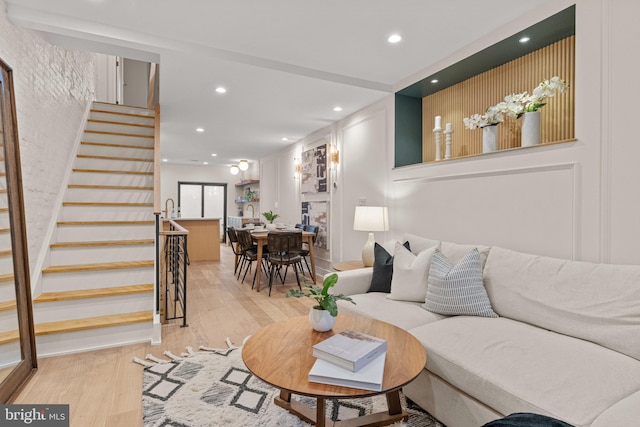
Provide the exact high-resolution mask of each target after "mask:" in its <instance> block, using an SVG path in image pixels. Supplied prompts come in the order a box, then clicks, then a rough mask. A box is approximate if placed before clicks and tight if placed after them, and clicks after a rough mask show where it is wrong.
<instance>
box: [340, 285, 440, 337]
mask: <svg viewBox="0 0 640 427" xmlns="http://www.w3.org/2000/svg"><path fill="white" fill-rule="evenodd" d="M351 298H353V301H355V303H356V305H353V304H351V303H349V302H347V301H338V315H340V314H353V315H358V316H364V317H369V318H372V319H377V320H382V321H383V322H387V323H391V324H392V325H395V326H397V327H399V328H402V329H411V328H415V327H416V326H420V325H424V324H425V323H429V322H435V321H436V320H440V319H444V318H445V316H442V315H440V314H436V313H431V312H428V311H426V310H423V309H422V307H420V303H417V302H407V301H394V300H390V299H387V298H386V294H383V293H380V292H370V293H368V294H360V295H352V296H351Z"/></svg>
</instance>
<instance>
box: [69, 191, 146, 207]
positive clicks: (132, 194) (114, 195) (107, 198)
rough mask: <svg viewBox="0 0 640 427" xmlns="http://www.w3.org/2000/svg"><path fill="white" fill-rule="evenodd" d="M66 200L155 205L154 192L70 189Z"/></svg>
mask: <svg viewBox="0 0 640 427" xmlns="http://www.w3.org/2000/svg"><path fill="white" fill-rule="evenodd" d="M64 200H65V202H121V203H153V190H111V189H104V188H69V189H67V194H66V195H65V198H64Z"/></svg>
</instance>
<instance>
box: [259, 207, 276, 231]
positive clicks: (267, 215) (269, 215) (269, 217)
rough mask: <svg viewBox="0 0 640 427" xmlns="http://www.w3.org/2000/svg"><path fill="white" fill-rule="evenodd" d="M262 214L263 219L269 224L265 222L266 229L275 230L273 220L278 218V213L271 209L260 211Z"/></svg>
mask: <svg viewBox="0 0 640 427" xmlns="http://www.w3.org/2000/svg"><path fill="white" fill-rule="evenodd" d="M262 216H263V217H264V219H266V220H267V221H269V224H267V230H275V229H276V226H275V224H273V221H275V219H276V218H278V217H279V216H280V215H278V214H275V213H273V211H269V212H262Z"/></svg>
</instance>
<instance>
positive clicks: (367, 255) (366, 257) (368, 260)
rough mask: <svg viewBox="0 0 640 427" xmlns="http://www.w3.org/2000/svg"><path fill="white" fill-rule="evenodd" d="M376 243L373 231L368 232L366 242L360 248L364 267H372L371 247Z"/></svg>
mask: <svg viewBox="0 0 640 427" xmlns="http://www.w3.org/2000/svg"><path fill="white" fill-rule="evenodd" d="M375 245H376V239H375V237H374V236H373V233H369V238H368V239H367V242H366V243H365V244H364V247H363V248H362V263H363V264H364V266H365V267H372V266H373V259H374V256H373V248H374V247H375Z"/></svg>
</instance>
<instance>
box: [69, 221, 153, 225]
mask: <svg viewBox="0 0 640 427" xmlns="http://www.w3.org/2000/svg"><path fill="white" fill-rule="evenodd" d="M154 223H155V222H154V221H58V225H71V226H75V225H153V224H154Z"/></svg>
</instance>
